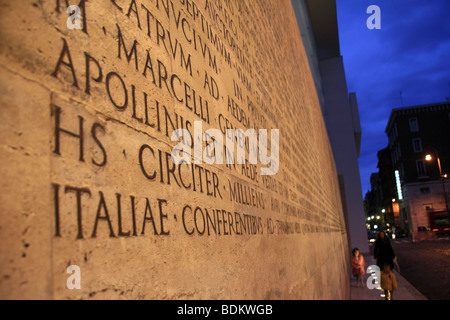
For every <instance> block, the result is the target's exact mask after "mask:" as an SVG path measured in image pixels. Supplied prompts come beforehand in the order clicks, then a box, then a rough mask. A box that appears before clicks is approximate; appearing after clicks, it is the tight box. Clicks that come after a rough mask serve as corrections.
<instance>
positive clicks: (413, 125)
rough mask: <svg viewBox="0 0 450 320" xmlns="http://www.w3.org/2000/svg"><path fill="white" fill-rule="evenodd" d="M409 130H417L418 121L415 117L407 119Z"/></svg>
mask: <svg viewBox="0 0 450 320" xmlns="http://www.w3.org/2000/svg"><path fill="white" fill-rule="evenodd" d="M409 130H410V131H411V132H417V131H419V121H417V118H410V119H409Z"/></svg>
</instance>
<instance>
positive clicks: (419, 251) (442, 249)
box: [392, 239, 450, 300]
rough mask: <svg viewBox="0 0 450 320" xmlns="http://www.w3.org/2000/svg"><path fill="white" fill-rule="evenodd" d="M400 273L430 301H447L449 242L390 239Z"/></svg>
mask: <svg viewBox="0 0 450 320" xmlns="http://www.w3.org/2000/svg"><path fill="white" fill-rule="evenodd" d="M392 247H393V249H394V252H395V254H396V256H397V260H398V263H399V265H400V271H401V275H402V276H403V277H405V278H406V279H407V280H408V281H409V282H410V283H411V284H412V285H413V286H414V287H416V289H417V290H419V291H420V292H421V293H422V294H423V295H425V296H426V297H427V298H428V299H430V300H450V241H449V240H436V241H424V242H419V243H413V242H411V241H409V240H406V239H399V240H393V241H392Z"/></svg>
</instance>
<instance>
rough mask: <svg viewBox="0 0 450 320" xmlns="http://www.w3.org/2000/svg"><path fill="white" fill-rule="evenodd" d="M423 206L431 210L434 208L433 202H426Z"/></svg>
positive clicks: (426, 209)
mask: <svg viewBox="0 0 450 320" xmlns="http://www.w3.org/2000/svg"><path fill="white" fill-rule="evenodd" d="M423 208H424V209H425V211H431V210H433V204H432V203H425V204H424V205H423Z"/></svg>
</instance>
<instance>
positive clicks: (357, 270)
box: [351, 248, 366, 288]
mask: <svg viewBox="0 0 450 320" xmlns="http://www.w3.org/2000/svg"><path fill="white" fill-rule="evenodd" d="M351 265H352V267H353V270H352V274H353V276H354V277H355V278H356V287H357V288H358V285H359V282H361V286H362V287H363V288H364V281H363V276H364V274H365V273H366V272H365V271H364V268H365V266H366V263H365V262H364V256H363V255H362V254H361V252H360V251H359V249H358V248H354V249H353V250H352V261H351Z"/></svg>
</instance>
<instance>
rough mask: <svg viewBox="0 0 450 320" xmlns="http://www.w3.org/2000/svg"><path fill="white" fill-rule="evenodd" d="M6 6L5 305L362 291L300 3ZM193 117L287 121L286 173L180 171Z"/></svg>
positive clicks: (0, 68)
mask: <svg viewBox="0 0 450 320" xmlns="http://www.w3.org/2000/svg"><path fill="white" fill-rule="evenodd" d="M71 4H75V5H78V8H79V10H78V9H77V10H75V11H72V10H69V13H67V8H68V5H71ZM0 15H1V16H0V18H1V19H0V37H1V39H2V41H1V43H0V84H1V85H0V90H1V92H0V93H1V94H0V100H1V104H0V111H1V114H0V137H1V140H0V148H1V149H0V150H1V151H0V156H1V158H0V159H1V167H0V174H1V180H0V188H1V193H0V195H1V198H0V213H1V219H0V230H1V232H0V245H1V252H0V257H1V260H0V270H1V274H0V297H1V298H45V299H53V298H55V299H98V298H100V299H103V298H106V299H116V298H124V299H340V298H348V296H349V290H348V283H349V281H348V280H349V279H348V272H347V270H348V248H347V233H346V231H345V222H344V218H343V213H342V205H341V200H340V194H339V186H338V181H337V174H336V169H335V166H334V160H333V155H332V152H331V148H330V144H329V141H328V137H327V131H326V129H325V125H324V121H323V118H322V114H321V110H320V106H319V102H318V98H317V94H316V90H315V87H314V83H313V79H312V76H311V72H310V68H309V65H308V60H307V57H306V54H305V50H304V48H303V45H302V41H301V38H300V33H299V31H298V27H297V22H296V19H295V15H294V12H293V9H292V6H291V3H290V1H287V0H284V1H211V0H209V1H208V0H196V1H192V0H172V1H170V0H169V1H167V0H145V1H140V0H115V1H114V0H111V1H107V0H103V1H91V0H89V1H87V0H81V1H75V2H74V3H71V2H70V1H68V2H66V1H65V0H53V1H34V0H20V1H2V2H1V8H0ZM77 17H78V18H79V19H75V20H74V22H75V24H73V23H72V21H71V20H70V19H69V18H77ZM68 19H69V23H68ZM77 23H78V25H77ZM74 27H77V28H74ZM195 121H200V123H201V125H202V129H203V131H205V130H207V129H218V130H220V131H221V132H222V134H224V136H225V130H226V129H236V128H241V129H244V130H246V129H251V128H255V129H267V130H269V132H270V130H271V129H279V130H280V135H279V149H280V152H279V170H278V173H277V174H275V175H261V170H260V169H261V168H262V167H264V165H262V164H261V163H260V162H258V164H251V163H249V162H248V161H247V162H246V163H245V164H244V165H238V164H228V165H227V164H207V163H205V162H202V163H197V164H195V163H194V164H186V163H182V164H179V165H176V164H174V163H173V162H172V160H171V157H170V153H171V150H172V148H173V146H174V145H176V144H177V143H178V142H173V141H171V134H172V131H173V130H175V129H177V128H184V129H187V130H189V132H191V133H192V132H193V128H194V124H195ZM269 137H270V135H269ZM224 141H225V139H224ZM206 143H207V142H203V147H205V146H206ZM271 143H274V141H273V140H270V141H269V144H271ZM268 150H269V152H270V148H269V149H268ZM71 265H76V266H78V267H79V270H80V271H81V276H80V278H79V279H80V284H81V288H80V289H76V288H74V289H69V288H68V285H67V279H68V278H69V277H70V276H71V274H69V273H67V268H68V266H71ZM74 283H75V282H74ZM69 287H70V285H69Z"/></svg>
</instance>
